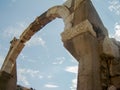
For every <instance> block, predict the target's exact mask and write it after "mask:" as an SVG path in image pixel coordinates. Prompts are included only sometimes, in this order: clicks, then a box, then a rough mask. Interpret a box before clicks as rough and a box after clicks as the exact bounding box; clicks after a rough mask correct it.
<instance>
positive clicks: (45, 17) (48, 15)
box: [1, 5, 70, 75]
mask: <svg viewBox="0 0 120 90" xmlns="http://www.w3.org/2000/svg"><path fill="white" fill-rule="evenodd" d="M69 15H70V11H69V10H68V9H67V8H66V7H65V6H63V5H62V6H55V7H52V8H50V9H48V10H47V11H46V12H45V13H43V14H42V15H40V16H39V17H37V18H36V19H35V20H34V21H33V22H32V23H31V24H30V25H29V26H28V28H27V29H25V31H24V32H23V33H22V34H21V36H20V38H19V39H16V38H15V37H14V38H13V40H12V41H11V42H10V43H11V46H10V49H9V52H8V54H7V56H6V58H5V61H4V63H3V66H2V68H1V70H2V71H5V72H7V73H9V74H11V75H13V74H14V73H12V71H13V69H14V67H15V63H16V59H17V57H18V55H19V54H20V52H21V51H22V49H23V48H24V46H25V43H26V42H27V41H28V40H30V38H31V37H32V36H33V35H34V34H35V33H37V32H38V31H40V30H41V29H42V28H43V27H44V26H45V25H46V24H48V23H49V22H51V21H52V20H54V19H55V18H56V17H58V18H62V19H63V21H64V23H65V26H67V24H69V23H68V22H67V21H66V18H67V17H68V16H69ZM67 27H68V26H67ZM69 27H70V25H69Z"/></svg>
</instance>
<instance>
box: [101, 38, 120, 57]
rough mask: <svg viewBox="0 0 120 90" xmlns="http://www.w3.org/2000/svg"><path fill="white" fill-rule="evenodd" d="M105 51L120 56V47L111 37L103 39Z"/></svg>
mask: <svg viewBox="0 0 120 90" xmlns="http://www.w3.org/2000/svg"><path fill="white" fill-rule="evenodd" d="M103 52H104V53H105V54H107V55H110V56H114V57H119V56H120V55H119V48H118V46H117V45H115V44H114V43H113V42H112V40H111V39H110V38H109V37H107V36H106V37H105V39H104V41H103Z"/></svg>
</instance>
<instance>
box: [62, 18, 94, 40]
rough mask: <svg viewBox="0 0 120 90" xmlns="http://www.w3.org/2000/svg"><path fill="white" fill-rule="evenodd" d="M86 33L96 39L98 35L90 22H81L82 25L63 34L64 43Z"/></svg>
mask: <svg viewBox="0 0 120 90" xmlns="http://www.w3.org/2000/svg"><path fill="white" fill-rule="evenodd" d="M85 32H89V33H90V34H92V35H93V36H94V37H96V33H95V31H94V30H93V27H92V24H91V23H90V22H89V21H88V20H85V21H83V22H81V23H80V24H78V25H76V26H75V27H72V28H71V29H66V30H64V32H62V33H61V36H62V41H63V42H64V41H67V40H70V39H72V38H73V37H75V36H77V35H79V34H82V33H85Z"/></svg>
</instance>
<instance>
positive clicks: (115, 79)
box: [0, 0, 120, 90]
mask: <svg viewBox="0 0 120 90" xmlns="http://www.w3.org/2000/svg"><path fill="white" fill-rule="evenodd" d="M55 18H62V19H63V21H64V24H65V28H64V31H63V32H62V33H61V37H62V42H63V44H64V47H65V48H66V49H67V50H68V51H69V52H70V53H71V54H72V55H73V56H74V57H75V58H76V60H77V61H78V62H79V66H78V67H79V70H78V83H77V89H76V90H120V42H118V41H116V40H115V39H113V38H109V36H108V31H107V29H106V28H105V26H104V25H103V23H102V21H101V20H100V18H99V15H98V14H97V12H96V10H95V8H94V6H93V5H92V2H91V0H67V1H66V2H65V3H64V4H63V5H60V6H55V7H52V8H50V9H48V10H47V11H46V12H45V13H43V14H42V15H40V16H39V17H37V18H36V19H35V21H34V22H32V23H31V24H30V25H29V27H28V28H27V29H25V31H24V32H23V33H22V35H21V36H20V38H19V39H16V38H14V39H13V40H12V41H11V46H10V49H9V52H8V54H7V56H6V58H5V61H4V63H3V66H2V68H1V70H0V90H17V85H16V82H17V75H16V59H17V57H18V55H19V54H20V52H21V51H22V49H23V48H24V46H25V43H26V42H27V41H28V40H30V38H31V37H32V36H33V35H34V34H35V33H37V32H38V31H40V30H41V29H42V28H43V27H44V26H45V25H46V24H48V23H49V22H51V21H52V20H54V19H55ZM23 90H24V89H23ZM29 90H30V89H29Z"/></svg>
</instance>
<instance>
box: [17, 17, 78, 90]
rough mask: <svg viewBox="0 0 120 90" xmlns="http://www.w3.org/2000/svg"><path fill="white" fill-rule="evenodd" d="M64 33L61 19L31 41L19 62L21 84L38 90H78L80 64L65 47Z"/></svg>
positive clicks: (19, 82) (49, 25)
mask: <svg viewBox="0 0 120 90" xmlns="http://www.w3.org/2000/svg"><path fill="white" fill-rule="evenodd" d="M63 30H64V23H63V21H62V20H61V19H57V20H54V21H53V22H51V23H49V24H48V25H47V26H46V27H44V28H43V29H42V31H40V32H38V33H37V34H36V35H34V36H33V37H32V38H31V40H30V41H29V42H28V43H27V45H26V47H25V48H24V49H23V51H22V53H21V54H20V56H19V58H18V60H17V61H18V63H17V66H18V72H17V73H18V74H17V75H18V84H21V85H23V86H26V87H33V88H35V89H36V90H40V89H42V90H49V89H52V90H73V88H76V81H77V64H78V63H77V61H76V60H75V59H74V58H73V57H72V56H71V55H70V54H69V52H68V51H67V50H66V49H65V48H64V47H63V43H62V41H61V36H60V33H61V32H62V31H63ZM21 59H22V60H21ZM31 82H35V83H34V84H33V83H31ZM36 83H37V84H36Z"/></svg>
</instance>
